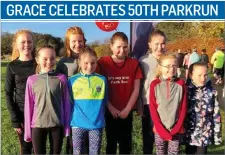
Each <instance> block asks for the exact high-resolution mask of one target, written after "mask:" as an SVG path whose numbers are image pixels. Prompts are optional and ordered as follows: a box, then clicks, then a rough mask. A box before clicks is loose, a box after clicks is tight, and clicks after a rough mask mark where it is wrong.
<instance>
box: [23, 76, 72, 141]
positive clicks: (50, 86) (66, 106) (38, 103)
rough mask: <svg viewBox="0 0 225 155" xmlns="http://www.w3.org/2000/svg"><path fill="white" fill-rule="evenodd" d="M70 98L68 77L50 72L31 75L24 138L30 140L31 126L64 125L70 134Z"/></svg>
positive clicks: (25, 113)
mask: <svg viewBox="0 0 225 155" xmlns="http://www.w3.org/2000/svg"><path fill="white" fill-rule="evenodd" d="M70 111H71V108H70V100H69V92H68V86H67V80H66V77H65V76H64V75H63V74H58V73H55V72H49V73H44V74H35V75H32V76H29V77H28V79H27V85H26V95H25V111H24V117H25V125H24V129H25V133H24V140H25V141H30V140H31V139H32V137H31V128H49V127H57V126H64V130H65V135H66V136H68V135H69V131H70V126H69V121H70V114H71V112H70Z"/></svg>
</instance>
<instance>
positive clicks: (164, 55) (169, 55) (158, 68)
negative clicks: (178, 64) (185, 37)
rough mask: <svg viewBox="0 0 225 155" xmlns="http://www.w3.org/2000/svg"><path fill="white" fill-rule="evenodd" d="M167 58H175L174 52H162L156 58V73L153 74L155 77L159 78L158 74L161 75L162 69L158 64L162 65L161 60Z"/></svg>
mask: <svg viewBox="0 0 225 155" xmlns="http://www.w3.org/2000/svg"><path fill="white" fill-rule="evenodd" d="M167 59H175V60H176V56H175V55H174V54H162V55H161V56H160V58H159V59H158V66H157V69H156V75H155V77H156V78H159V77H160V76H162V71H161V66H160V65H162V63H163V61H164V60H167Z"/></svg>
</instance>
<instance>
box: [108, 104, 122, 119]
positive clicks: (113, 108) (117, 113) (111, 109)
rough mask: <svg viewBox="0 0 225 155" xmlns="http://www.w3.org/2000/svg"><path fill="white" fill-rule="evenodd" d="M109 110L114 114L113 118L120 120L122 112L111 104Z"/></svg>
mask: <svg viewBox="0 0 225 155" xmlns="http://www.w3.org/2000/svg"><path fill="white" fill-rule="evenodd" d="M108 109H109V111H110V113H111V114H112V116H113V118H118V116H119V113H120V111H119V110H117V109H116V108H115V107H114V106H112V105H111V104H110V105H109V106H108Z"/></svg>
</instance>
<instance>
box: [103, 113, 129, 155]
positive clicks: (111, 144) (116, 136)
mask: <svg viewBox="0 0 225 155" xmlns="http://www.w3.org/2000/svg"><path fill="white" fill-rule="evenodd" d="M132 121H133V115H132V112H130V114H129V115H128V116H127V118H125V119H121V118H118V119H114V118H113V116H112V115H111V113H110V112H109V111H108V110H107V111H106V139H107V146H106V154H116V150H117V142H118V143H119V154H131V144H132Z"/></svg>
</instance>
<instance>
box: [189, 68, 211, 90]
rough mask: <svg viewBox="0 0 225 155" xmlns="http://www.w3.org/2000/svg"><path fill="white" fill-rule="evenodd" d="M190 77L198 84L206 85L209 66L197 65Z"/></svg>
mask: <svg viewBox="0 0 225 155" xmlns="http://www.w3.org/2000/svg"><path fill="white" fill-rule="evenodd" d="M190 78H191V79H192V81H193V82H194V84H195V85H196V86H204V85H205V83H206V81H207V78H208V72H207V68H206V67H205V66H195V67H194V68H193V71H192V73H191V74H190Z"/></svg>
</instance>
